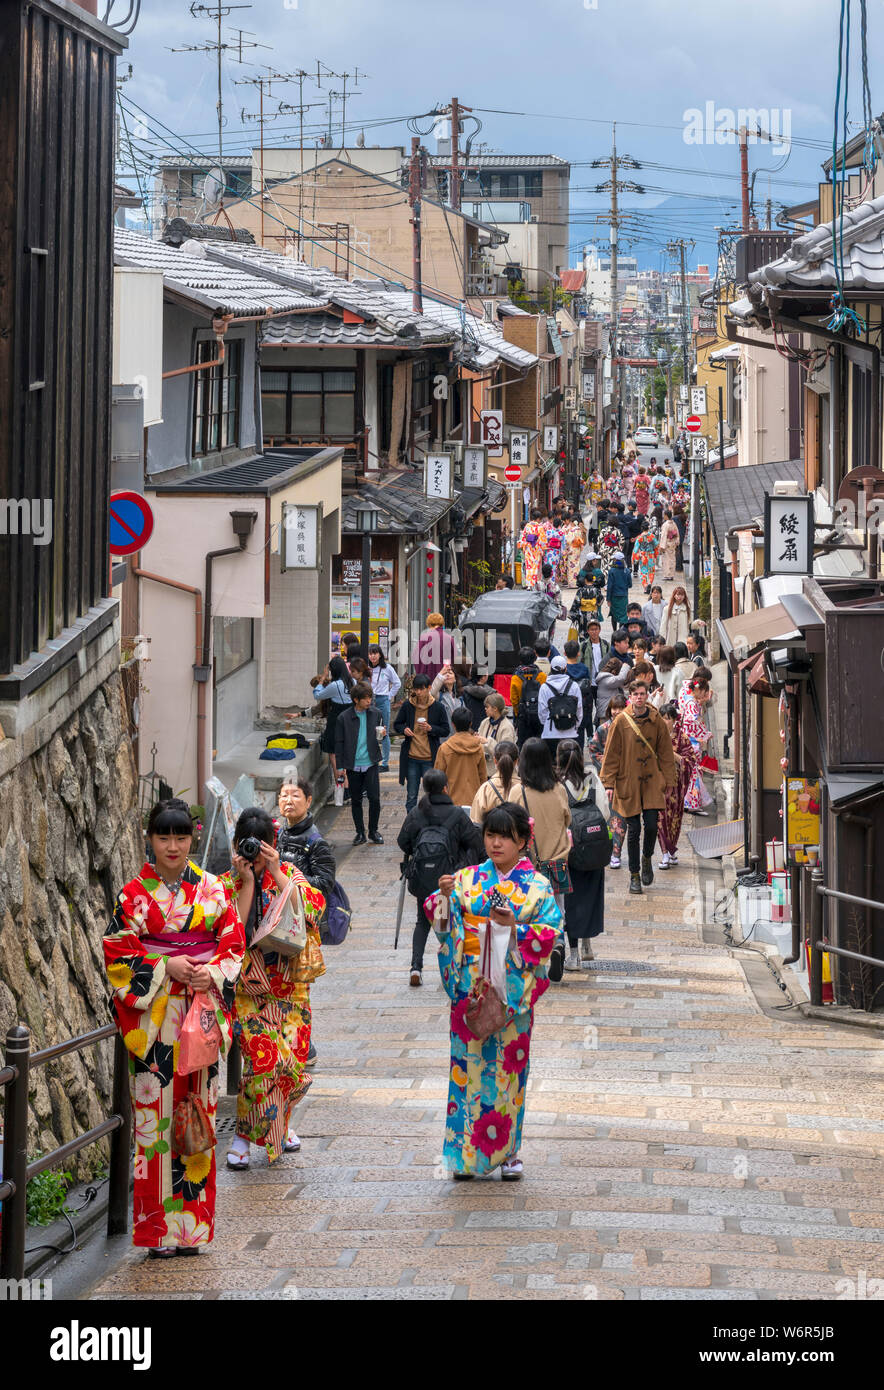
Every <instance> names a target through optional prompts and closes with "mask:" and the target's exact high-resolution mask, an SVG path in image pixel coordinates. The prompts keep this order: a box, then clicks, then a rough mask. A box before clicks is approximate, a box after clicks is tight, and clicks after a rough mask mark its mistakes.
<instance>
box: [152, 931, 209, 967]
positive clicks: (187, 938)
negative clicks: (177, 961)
mask: <svg viewBox="0 0 884 1390" xmlns="http://www.w3.org/2000/svg"><path fill="white" fill-rule="evenodd" d="M141 945H142V946H143V947H144V949H145V951H147V952H148V954H150V955H159V956H166V957H167V958H168V957H170V956H191V957H193V959H194V960H196V961H198V962H199V963H200V964H201V965H205V964H206V962H207V961H210V960H211V959H212V957H213V956H214V954H215V951H216V950H217V948H218V943H217V942H216V940H215V938H214V936H209V934H208V933H207V932H199V931H174V932H156V933H155V934H154V935H153V936H142V937H141Z"/></svg>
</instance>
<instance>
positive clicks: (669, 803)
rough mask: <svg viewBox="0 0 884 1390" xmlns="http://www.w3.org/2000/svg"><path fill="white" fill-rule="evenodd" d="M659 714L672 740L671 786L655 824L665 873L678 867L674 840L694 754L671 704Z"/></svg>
mask: <svg viewBox="0 0 884 1390" xmlns="http://www.w3.org/2000/svg"><path fill="white" fill-rule="evenodd" d="M660 713H661V715H662V716H663V719H664V720H665V722H666V727H667V729H668V730H669V734H670V737H671V738H672V751H673V753H674V754H675V771H676V780H675V785H674V786H672V787H667V788H666V791H665V793H664V806H663V810H662V811H661V812H660V816H659V819H658V821H657V839H658V840H659V841H660V848H661V849H662V851H663V855H662V858H661V859H660V864H659V868H661V869H668V868H670V867H671V865H673V864H677V863H678V837H679V835H680V834H681V823H682V820H683V819H684V803H685V797H686V796H687V793H688V787H689V786H690V784H691V780H692V778H693V776H694V773H695V771H696V768H697V753H696V751H695V749H694V745H693V744H692V743H691V740H690V739H689V738H688V736H687V734H686V733H685V731H684V729H683V728H682V722H681V715H680V714H679V711H678V705H677V704H676V703H675V701H674V700H673V701H670V703H669V704H666V705H662V706H661V708H660Z"/></svg>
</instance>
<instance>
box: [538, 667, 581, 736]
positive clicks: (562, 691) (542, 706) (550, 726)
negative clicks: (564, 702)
mask: <svg viewBox="0 0 884 1390" xmlns="http://www.w3.org/2000/svg"><path fill="white" fill-rule="evenodd" d="M550 666H551V669H550V673H549V675H548V676H547V678H546V680H545V681H544V683H543V685H542V686H541V687H540V695H539V697H538V701H537V715H538V718H539V719H540V723H541V726H542V727H541V732H540V737H541V738H542V739H543V741H544V743H546V744H548V745H549V749H550V752H551V753H552V756H553V760H555V756H556V750H557V748H558V746H559V743H560V742H561V740H562V739H563V738H573V739H576V738H577V736H578V730H579V728H580V725H581V723H582V721H583V698H582V696H581V693H580V686H579V685H578V683H577V681H575V680H574V678H573V677H572V676H569V675H568V672H567V669H566V667H567V662H566V661H565V658H564V657H563V656H556V657H553V660H552V662H551V664H550ZM556 695H566V696H569V697H571V698H572V699H574V700H575V701H576V704H577V708H576V710H575V711H574V715H573V719H572V720H571V721H570V722H569V724H568V726H567V728H559V727H557V725H555V724H554V723H553V721H552V717H551V715H550V709H549V707H550V703H551V702H552V700H553V698H554V697H555V696H556Z"/></svg>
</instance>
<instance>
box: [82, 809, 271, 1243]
mask: <svg viewBox="0 0 884 1390" xmlns="http://www.w3.org/2000/svg"><path fill="white" fill-rule="evenodd" d="M193 833H194V826H193V820H192V819H191V815H190V810H189V808H188V807H187V805H186V804H185V802H183V801H179V800H176V799H173V800H169V801H160V802H158V803H157V805H156V806H154V808H153V810H152V811H151V813H150V818H149V820H148V823H147V835H148V839H149V841H150V844H151V849H152V850H153V854H154V857H155V860H156V863H155V864H145V865H144V868H143V869H142V870H141V872H140V873H139V874H138V876H137V878H134V879H132V881H131V882H130V883H127V884H126V886H125V888H123V890H122V892H121V893H120V895H119V897H118V899H117V905H116V908H115V910H114V915H113V920H112V922H111V924H110V926H109V927H108V929H107V932H106V934H105V937H104V942H103V945H104V959H105V971H106V973H107V978H108V980H109V982H110V985H111V989H112V990H113V1011H114V1015H115V1017H116V1021H117V1025H118V1027H119V1029H120V1032H121V1034H122V1036H123V1042H124V1043H125V1045H126V1049H127V1051H128V1053H129V1083H130V1090H131V1093H132V1114H133V1118H134V1122H135V1195H134V1201H133V1223H132V1241H133V1244H135V1245H137V1246H142V1247H146V1248H147V1250H148V1253H149V1254H150V1255H152V1256H155V1257H157V1258H159V1257H162V1256H165V1257H167V1258H168V1257H171V1256H174V1255H176V1254H178V1255H196V1254H197V1253H198V1252H199V1249H200V1246H202V1245H206V1244H208V1242H209V1241H210V1240H211V1239H212V1237H213V1235H214V1230H215V1149H214V1143H213V1146H212V1147H211V1148H209V1149H207V1150H206V1151H205V1152H204V1153H197V1154H188V1155H179V1154H176V1153H173V1152H172V1143H171V1139H172V1121H173V1116H174V1113H175V1107H176V1106H177V1105H178V1104H179V1103H180V1102H181V1101H183V1100H184V1099H185V1098H186V1097H187V1096H188V1095H190V1094H195V1095H196V1096H198V1097H199V1100H200V1101H201V1102H202V1105H203V1107H204V1109H205V1112H206V1114H207V1116H208V1118H209V1120H210V1121H213V1120H214V1116H215V1111H216V1109H217V1105H218V1063H217V1061H215V1062H213V1063H212V1064H211V1065H210V1066H207V1067H203V1068H201V1070H199V1071H197V1072H192V1073H191V1074H189V1075H182V1074H181V1073H180V1072H179V1071H178V1040H179V1038H180V1036H181V1029H182V1026H183V1024H184V1020H185V1018H186V1016H187V1012H188V1008H189V1005H190V1001H191V998H192V992H193V991H200V992H201V993H203V994H205V995H206V996H207V997H208V998H209V1000H210V1002H211V1003H212V1004H213V1005H214V1006H215V1017H216V1020H217V1022H218V1026H219V1028H220V1031H221V1048H220V1050H221V1052H222V1053H224V1052H226V1051H227V1049H228V1047H229V1045H230V1041H231V1009H232V1005H233V986H234V983H235V981H236V979H237V977H238V975H239V971H240V965H241V962H242V958H243V951H244V949H245V938H244V936H243V929H242V925H241V923H240V920H239V918H238V917H237V915H236V912H235V911H234V909H233V908H232V907H231V905H230V900H229V898H228V895H227V892H226V890H225V888H224V885H223V883H222V882H221V880H220V879H218V878H215V876H214V875H213V874H207V873H203V871H202V870H201V869H199V868H197V866H196V865H195V864H192V863H191V862H190V861H189V859H188V857H187V856H188V854H189V853H190V849H191V845H192V843H193Z"/></svg>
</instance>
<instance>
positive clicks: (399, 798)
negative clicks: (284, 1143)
mask: <svg viewBox="0 0 884 1390" xmlns="http://www.w3.org/2000/svg"><path fill="white" fill-rule="evenodd" d="M670 589H671V586H670V585H669V584H667V585H665V597H666V598H668V596H669V592H670ZM635 592H636V597H637V598H638V597H640V590H636V591H635ZM566 601H568V602H569V601H570V595H566ZM608 628H609V625H608V624H606V625H605V630H606V631H607V630H608ZM560 634H561V628H560ZM393 763H394V766H396V765H398V763H397V756H396V753H395V752H394V758H393ZM381 780H382V788H383V801H384V805H383V812H382V818H381V831H382V833H383V835H384V837H385V840H386V844H385V845H384V846H383V847H380V846H372V845H368V846H365V847H363V848H361V849H356V850H351V849H350V848H349V846H350V841H351V839H352V834H353V829H352V823H351V820H350V815H349V812H348V811H347V810H346V809H344V810H343V811H341V812H338V813H337V819H336V821H335V823H334V826H333V830H332V832H331V836H330V838H331V839H332V842H333V843H334V845H335V849H336V852H337V854H338V864H339V874H340V877H341V879H342V881H343V882H344V884H345V885H346V887H347V889H348V891H349V893H350V895H351V898H352V902H353V906H354V909H355V913H354V919H355V924H356V925H355V927H354V929H353V930H352V932H351V935H350V937H349V938H348V940H347V942H346V943H345V945H344V946H343V947H340V948H338V949H329V950H328V951H327V953H326V959H327V961H328V972H327V974H326V975H325V976H324V978H323V979H321V980H320V981H319V982H318V983H317V984H316V985H315V986H314V988H313V992H312V997H313V1004H314V1038H315V1041H316V1045H317V1048H318V1051H319V1061H318V1065H317V1068H316V1070H315V1072H314V1074H313V1075H314V1082H313V1086H312V1087H311V1089H310V1091H309V1093H308V1095H307V1097H306V1099H305V1100H304V1101H303V1102H302V1104H301V1105H300V1106H299V1108H298V1110H297V1112H296V1121H295V1123H296V1127H297V1130H298V1133H299V1134H300V1135H301V1138H302V1141H303V1147H302V1150H301V1152H300V1153H299V1154H293V1155H290V1156H288V1157H284V1158H282V1159H281V1160H280V1161H279V1162H278V1163H277V1164H276V1165H275V1166H274V1167H273V1168H272V1169H271V1168H270V1167H269V1166H268V1164H267V1161H266V1158H265V1157H264V1154H263V1152H260V1151H258V1150H254V1149H253V1150H252V1163H251V1168H250V1169H249V1171H248V1172H230V1171H228V1170H227V1169H226V1167H224V1166H223V1160H224V1153H225V1150H226V1147H227V1142H228V1141H229V1138H230V1137H231V1134H232V1120H231V1119H230V1118H229V1117H231V1116H232V1102H231V1101H227V1102H222V1107H221V1114H222V1116H223V1117H225V1118H222V1121H221V1126H220V1128H221V1133H220V1135H219V1148H218V1154H219V1158H220V1160H221V1163H220V1164H219V1173H218V1186H219V1193H218V1211H217V1224H216V1239H215V1241H214V1243H213V1245H212V1246H211V1247H209V1249H208V1250H207V1251H205V1252H203V1253H202V1254H201V1255H200V1257H199V1259H195V1260H181V1261H177V1260H176V1261H174V1262H171V1263H153V1262H151V1263H147V1262H146V1260H145V1256H144V1255H143V1254H142V1253H139V1252H134V1251H133V1252H131V1253H130V1254H129V1255H128V1256H127V1258H126V1259H125V1260H124V1261H123V1262H122V1263H120V1264H119V1265H118V1266H117V1268H116V1269H115V1270H114V1271H113V1272H109V1273H106V1275H105V1277H104V1278H103V1279H102V1280H101V1282H100V1283H99V1284H97V1285H96V1286H95V1287H94V1288H93V1289H92V1290H91V1295H90V1296H91V1297H93V1298H133V1299H136V1298H137V1299H142V1298H145V1297H148V1298H149V1297H157V1298H180V1297H188V1298H222V1299H250V1298H256V1297H257V1298H267V1299H290V1298H303V1299H330V1298H354V1299H407V1300H410V1299H437V1298H483V1297H488V1296H492V1297H494V1296H497V1297H501V1296H502V1297H504V1298H507V1299H558V1298H565V1299H580V1300H583V1299H596V1298H598V1299H606V1300H607V1299H617V1300H620V1299H721V1300H753V1299H758V1298H774V1299H833V1298H849V1297H860V1298H863V1297H867V1296H868V1293H869V1282H868V1281H869V1280H871V1279H884V1188H882V1182H881V1176H882V1164H881V1155H882V1150H884V1049H882V1046H881V1043H880V1041H879V1038H878V1037H877V1036H876V1035H874V1034H872V1033H868V1032H865V1031H864V1030H862V1029H859V1028H852V1027H844V1026H830V1025H828V1024H826V1023H817V1022H814V1021H811V1020H807V1019H804V1018H802V1017H800V1016H797V1015H796V1014H795V1012H794V1011H788V1010H786V1011H782V1012H779V1013H778V1012H776V1011H775V1010H772V1009H768V1011H767V1012H765V1011H764V1010H763V1009H762V1007H761V1006H760V1005H759V1004H758V1003H757V1002H756V999H755V996H754V995H753V993H752V990H751V989H750V987H749V985H748V983H747V980H746V977H745V975H744V973H743V969H742V966H741V963H740V961H739V959H738V958H737V954H736V952H734V951H730V950H728V949H727V948H726V947H725V946H724V945H718V944H709V943H708V942H706V941H704V938H703V929H702V925H701V923H702V918H703V917H704V916H705V917H706V918H707V919H708V912H707V911H705V909H703V908H701V907H700V905H699V877H698V874H697V869H696V864H695V863H694V861H693V858H692V855H691V851H690V847H689V845H688V841H687V837H686V835H685V834H684V833H683V835H682V846H681V850H680V860H681V863H680V865H679V867H678V868H677V869H673V870H671V871H669V872H667V873H663V874H660V873H658V875H657V880H656V882H655V884H654V886H653V887H652V888H651V889H650V890H647V891H646V893H645V895H644V896H643V897H642V899H641V900H640V901H639V900H638V899H637V898H630V897H628V896H627V894H626V886H627V879H626V870H625V869H621V870H616V871H615V870H609V872H608V875H607V884H606V893H607V907H606V931H605V934H604V935H603V936H602V937H600V938H598V939H597V941H596V942H595V951H596V956H597V958H598V959H597V962H596V968H594V969H592V970H584V971H583V972H582V973H581V974H580V975H575V974H566V975H565V977H564V980H563V981H562V983H561V984H559V985H553V986H551V987H550V989H549V990H548V991H547V993H546V995H545V996H544V998H543V999H542V1001H541V1002H540V1004H539V1005H538V1009H537V1020H536V1024H535V1029H534V1036H533V1040H532V1047H531V1077H530V1081H529V1085H528V1097H527V1106H526V1117H525V1129H524V1136H525V1137H524V1143H523V1147H522V1157H523V1159H524V1161H525V1176H524V1178H523V1180H522V1182H521V1183H519V1184H514V1183H509V1184H506V1185H505V1186H504V1185H503V1184H502V1183H501V1182H500V1180H499V1178H498V1177H497V1176H494V1177H492V1178H490V1179H487V1180H485V1181H481V1182H475V1183H471V1184H459V1183H458V1184H455V1183H453V1182H450V1181H448V1180H446V1178H445V1176H444V1172H443V1170H442V1168H441V1164H440V1160H441V1148H442V1131H443V1127H444V1117H443V1112H444V1105H445V1100H446V1096H447V1085H448V1067H447V1064H448V1031H447V1013H448V1010H447V999H446V996H445V994H444V993H443V990H442V986H441V982H440V980H439V976H438V971H437V970H436V967H435V959H434V955H435V952H434V950H433V945H432V939H431V942H430V944H429V946H428V951H427V957H426V969H425V972H424V985H423V987H422V988H421V989H411V988H409V985H408V966H409V963H410V942H411V928H412V925H413V921H414V906H413V899H411V898H410V897H406V909H405V916H404V921H403V930H402V938H401V940H400V945H399V950H398V951H397V952H395V953H394V952H393V949H392V946H393V933H394V921H395V912H396V902H397V896H398V887H399V884H398V873H399V853H398V851H397V849H396V844H395V841H396V833H397V831H398V829H399V826H400V824H401V822H402V817H403V815H404V796H403V794H402V789H401V788H400V787H399V786H398V784H397V781H396V778H395V776H394V775H390V776H386V777H383V778H382V779H381ZM606 966H609V967H611V968H608V969H606V968H605V967H606ZM874 1287H875V1286H872V1288H874ZM882 1287H884V1285H882Z"/></svg>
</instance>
